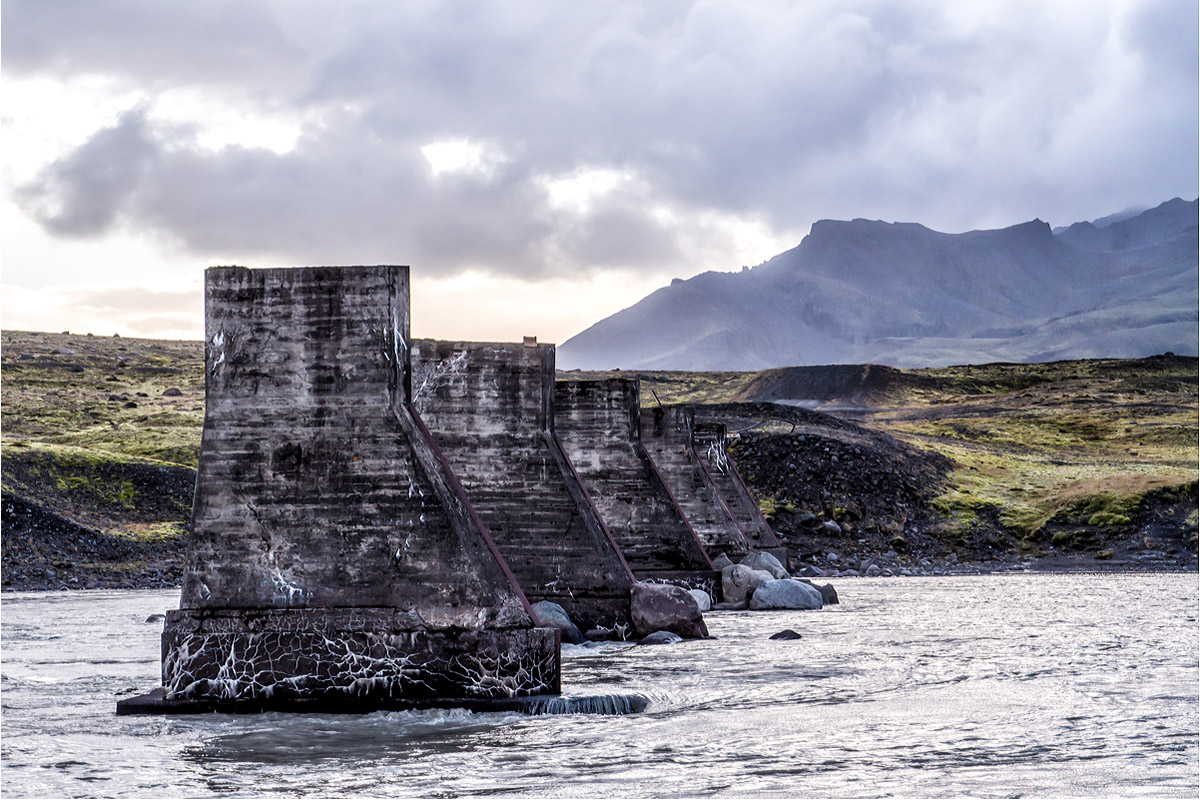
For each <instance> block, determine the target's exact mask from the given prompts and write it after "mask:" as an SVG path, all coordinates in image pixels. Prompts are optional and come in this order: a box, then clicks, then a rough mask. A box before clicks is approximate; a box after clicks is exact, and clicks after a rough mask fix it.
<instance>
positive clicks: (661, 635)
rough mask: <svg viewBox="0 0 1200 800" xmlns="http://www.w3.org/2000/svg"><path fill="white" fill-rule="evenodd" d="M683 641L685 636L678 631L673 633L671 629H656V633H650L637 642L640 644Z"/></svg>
mask: <svg viewBox="0 0 1200 800" xmlns="http://www.w3.org/2000/svg"><path fill="white" fill-rule="evenodd" d="M682 641H683V637H681V636H680V635H679V634H677V633H671V632H670V631H655V632H654V633H652V634H650V635H649V636H646V637H643V638H642V639H640V640H638V642H637V643H638V644H675V643H676V642H682Z"/></svg>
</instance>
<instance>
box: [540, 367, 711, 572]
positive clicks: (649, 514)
mask: <svg viewBox="0 0 1200 800" xmlns="http://www.w3.org/2000/svg"><path fill="white" fill-rule="evenodd" d="M554 426H555V430H557V432H558V435H559V438H560V439H561V440H562V442H563V447H564V448H565V449H566V451H567V456H568V457H569V458H570V459H571V463H572V464H573V465H574V466H575V469H576V471H577V472H578V473H579V475H580V477H581V478H582V479H583V482H584V484H585V485H586V486H587V488H588V492H589V493H590V494H591V497H592V500H593V501H594V502H595V504H596V508H597V510H599V512H600V516H601V517H603V519H604V521H605V523H606V524H607V525H608V529H609V531H610V532H611V533H612V535H613V538H614V539H616V541H617V544H618V545H619V546H620V548H621V552H622V553H623V554H624V556H625V560H626V562H628V564H629V567H630V569H632V570H633V573H634V575H636V576H637V577H638V578H639V579H640V580H652V579H668V578H676V577H684V576H685V575H686V574H688V573H692V572H696V571H700V570H705V571H710V570H711V569H712V563H711V562H710V561H709V558H708V555H707V554H706V553H705V551H704V548H703V546H702V545H701V543H700V540H699V539H698V538H697V536H696V533H695V531H693V530H692V528H691V526H690V525H689V524H688V522H687V519H686V518H685V517H684V515H683V512H682V511H681V510H680V509H679V507H678V506H677V505H676V503H675V499H674V498H673V497H672V495H671V491H670V489H669V488H668V487H667V486H666V485H665V483H664V482H663V480H662V478H661V476H660V475H659V473H658V470H657V468H656V467H655V466H654V463H653V462H652V461H651V460H650V457H649V455H647V453H646V452H645V450H644V449H643V448H642V444H641V429H640V401H639V391H638V383H637V381H635V380H630V379H624V378H615V379H610V380H599V381H578V380H572V381H558V382H557V383H556V385H555V410H554Z"/></svg>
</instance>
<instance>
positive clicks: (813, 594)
mask: <svg viewBox="0 0 1200 800" xmlns="http://www.w3.org/2000/svg"><path fill="white" fill-rule="evenodd" d="M713 567H715V568H717V569H720V570H721V591H722V593H723V594H724V599H723V601H722V602H720V603H715V604H714V605H713V609H714V610H717V611H726V610H728V611H740V610H743V609H750V610H752V611H765V610H769V609H818V608H821V607H822V606H826V605H833V604H835V603H837V602H838V597H837V591H836V590H834V588H833V586H832V585H831V584H828V583H827V584H824V585H817V584H815V583H813V582H812V581H810V580H808V578H806V577H795V578H794V577H792V575H791V574H789V573H788V571H787V569H786V568H785V567H784V566H783V564H781V563H780V561H779V559H777V558H776V557H775V556H773V555H771V554H770V553H762V552H758V553H750V554H749V555H747V556H745V557H744V558H743V559H742V560H741V561H740V562H738V563H736V564H735V563H733V561H732V560H730V558H729V557H728V556H719V557H718V558H716V559H715V560H714V561H713Z"/></svg>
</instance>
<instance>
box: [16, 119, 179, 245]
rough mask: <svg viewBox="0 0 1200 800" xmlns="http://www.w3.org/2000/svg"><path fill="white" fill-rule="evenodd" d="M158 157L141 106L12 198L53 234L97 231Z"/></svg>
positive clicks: (128, 199) (112, 219)
mask: <svg viewBox="0 0 1200 800" xmlns="http://www.w3.org/2000/svg"><path fill="white" fill-rule="evenodd" d="M158 156H159V151H158V148H157V145H156V143H155V142H153V141H152V140H151V137H150V133H149V129H148V126H147V123H146V115H145V109H136V110H133V111H130V112H128V113H126V114H124V115H122V117H121V119H120V121H119V122H118V123H117V124H116V125H115V126H113V127H111V128H106V129H104V130H101V131H100V132H98V133H97V134H95V135H94V136H92V137H91V138H90V139H89V140H88V141H87V142H86V143H85V144H83V145H82V146H81V147H79V148H78V149H76V150H74V151H73V152H72V153H70V155H68V156H67V157H66V158H63V159H61V160H59V161H56V162H54V163H53V164H51V165H50V166H49V167H47V168H46V169H45V170H43V171H42V173H41V175H40V177H39V179H38V180H37V181H36V182H34V183H31V184H27V185H25V186H22V187H20V188H18V190H17V192H16V198H17V202H18V203H19V204H20V206H21V208H22V209H23V210H24V211H25V212H26V213H28V214H30V215H31V216H32V217H34V218H35V219H36V220H37V221H38V222H40V223H41V224H42V225H43V226H44V227H45V228H46V229H47V230H49V231H51V232H53V233H56V234H59V235H62V236H71V237H81V236H92V235H95V234H99V233H103V232H104V231H106V230H108V229H109V228H110V227H112V225H113V224H114V223H115V222H116V221H117V219H118V217H119V216H120V215H121V214H122V213H123V212H125V211H126V210H127V209H128V208H129V206H130V204H131V202H132V200H133V196H134V194H135V193H136V192H138V191H139V189H140V187H141V184H142V181H143V179H144V178H145V176H146V173H147V172H148V171H149V170H150V168H151V165H152V163H153V162H154V161H155V160H157V158H158Z"/></svg>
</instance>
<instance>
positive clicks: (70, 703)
mask: <svg viewBox="0 0 1200 800" xmlns="http://www.w3.org/2000/svg"><path fill="white" fill-rule="evenodd" d="M835 585H836V586H837V588H838V591H839V593H840V594H841V597H842V603H841V605H838V606H832V607H828V608H826V609H824V610H822V611H807V612H724V613H713V614H709V615H707V616H706V618H707V621H708V623H709V628H710V630H711V632H712V634H713V636H714V637H715V638H713V639H709V640H706V641H698V642H685V643H681V644H675V645H666V646H655V647H634V646H630V645H624V644H604V645H601V646H598V647H572V646H569V645H568V646H565V647H564V648H563V662H564V663H563V687H564V692H565V693H566V694H576V695H597V694H629V693H637V694H641V695H643V696H645V697H647V698H649V700H650V706H649V708H648V709H647V710H646V711H645V712H644V713H641V714H631V715H627V716H595V715H570V716H536V717H530V716H522V715H516V714H471V713H466V712H461V711H428V712H411V713H410V712H393V713H378V714H369V715H365V716H327V715H287V714H261V715H249V716H227V715H219V714H208V715H202V716H195V717H178V718H163V717H117V716H115V715H114V708H115V704H116V701H117V699H118V698H119V697H123V696H126V695H128V694H134V693H140V692H142V691H145V690H148V689H150V688H152V687H153V686H155V685H157V684H158V682H159V641H158V640H159V633H160V632H161V629H162V622H161V621H154V622H147V621H146V619H147V617H148V616H149V615H151V614H156V613H161V612H162V611H163V610H165V609H166V608H169V607H173V606H174V605H175V604H176V603H177V602H178V592H167V591H137V592H131V591H98V592H37V593H6V594H5V595H4V596H3V599H2V607H0V636H2V640H0V647H2V650H0V667H2V678H0V702H2V714H0V788H2V791H3V794H4V796H5V797H7V798H15V797H30V796H34V797H42V796H67V797H161V796H183V797H197V796H217V795H230V796H270V795H277V794H286V795H316V796H330V795H333V796H355V795H366V796H378V795H401V796H412V795H416V796H437V797H458V796H464V795H495V794H505V795H537V796H569V797H609V796H635V797H677V796H680V795H684V796H709V795H715V796H744V795H752V796H770V795H778V796H788V797H791V796H817V797H907V796H922V797H955V796H962V795H971V796H975V797H1004V798H1009V797H1051V796H1053V797H1063V796H1071V797H1085V796H1087V797H1090V796H1097V795H1104V796H1121V797H1136V796H1153V797H1192V798H1194V797H1196V795H1197V791H1198V786H1200V753H1198V746H1197V733H1198V731H1200V716H1198V714H1200V699H1198V690H1197V687H1198V686H1200V665H1198V653H1200V626H1198V625H1197V605H1198V600H1200V598H1198V592H1197V575H1196V574H1195V573H1189V574H1154V575H1146V574H1141V575H1028V574H1014V575H1002V576H1001V575H997V576H962V577H944V578H943V577H939V578H907V579H847V578H843V579H841V580H837V581H835ZM784 628H792V629H794V630H796V631H798V632H800V633H801V634H802V635H803V638H802V639H799V640H796V641H773V640H771V639H769V638H768V637H769V636H770V635H771V634H772V633H775V632H777V631H779V630H782V629H784Z"/></svg>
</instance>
